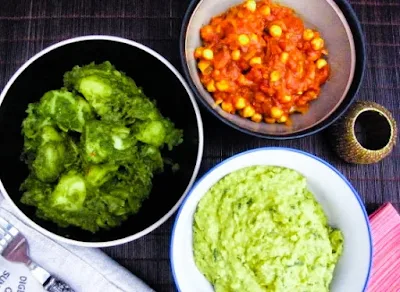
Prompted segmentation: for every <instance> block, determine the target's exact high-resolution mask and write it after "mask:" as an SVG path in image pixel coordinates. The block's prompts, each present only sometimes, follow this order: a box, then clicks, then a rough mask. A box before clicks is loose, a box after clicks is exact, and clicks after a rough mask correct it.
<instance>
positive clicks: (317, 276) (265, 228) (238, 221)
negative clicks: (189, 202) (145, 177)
mask: <svg viewBox="0 0 400 292" xmlns="http://www.w3.org/2000/svg"><path fill="white" fill-rule="evenodd" d="M193 231H194V256H195V262H196V265H197V266H198V268H199V269H200V271H201V272H202V273H203V274H204V275H205V276H206V278H207V279H208V280H209V281H210V282H211V283H212V284H213V286H214V288H215V291H217V292H219V291H220V292H222V291H223V292H225V291H226V292H228V291H241V292H242V291H249V292H258V291H282V292H288V291H296V292H297V291H299V292H303V291H304V292H306V291H307V292H323V291H329V285H330V283H331V280H332V276H333V271H334V268H335V265H336V263H337V261H338V259H339V257H340V255H341V253H342V249H343V237H342V234H341V232H340V231H339V230H335V229H332V228H331V227H329V226H328V222H327V218H326V216H325V214H324V212H323V210H322V208H321V206H320V205H319V204H318V203H317V201H316V200H315V198H314V196H313V195H312V193H311V192H310V191H309V190H308V189H307V186H306V179H305V178H304V177H303V176H302V175H301V174H299V173H298V172H296V171H294V170H291V169H287V168H281V167H271V166H254V167H248V168H244V169H241V170H238V171H236V172H233V173H231V174H229V175H227V176H225V177H224V178H223V179H221V180H220V181H219V182H217V183H216V184H215V185H214V186H213V187H212V188H211V189H210V190H209V191H208V193H207V194H206V195H205V196H204V197H203V198H202V199H201V201H200V202H199V204H198V207H197V210H196V213H195V216H194V226H193Z"/></svg>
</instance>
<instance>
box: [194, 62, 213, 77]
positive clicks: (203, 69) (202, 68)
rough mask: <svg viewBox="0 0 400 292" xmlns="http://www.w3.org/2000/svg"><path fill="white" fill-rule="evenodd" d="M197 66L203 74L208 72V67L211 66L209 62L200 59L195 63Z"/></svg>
mask: <svg viewBox="0 0 400 292" xmlns="http://www.w3.org/2000/svg"><path fill="white" fill-rule="evenodd" d="M197 67H198V68H199V69H200V71H201V73H203V74H210V73H211V70H209V68H211V63H210V62H208V61H203V60H202V61H200V62H199V63H198V64H197Z"/></svg>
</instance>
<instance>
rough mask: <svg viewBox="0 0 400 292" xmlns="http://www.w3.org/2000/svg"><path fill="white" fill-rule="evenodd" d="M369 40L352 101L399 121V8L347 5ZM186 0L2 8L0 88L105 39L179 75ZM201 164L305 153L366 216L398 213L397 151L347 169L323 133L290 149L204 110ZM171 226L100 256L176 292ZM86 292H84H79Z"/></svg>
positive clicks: (393, 4)
mask: <svg viewBox="0 0 400 292" xmlns="http://www.w3.org/2000/svg"><path fill="white" fill-rule="evenodd" d="M350 2H351V4H352V5H353V7H354V9H355V11H356V13H357V15H358V17H359V18H360V21H361V23H362V25H363V29H364V32H365V35H366V38H367V42H368V46H367V50H368V67H367V71H366V75H365V79H364V82H363V85H362V89H361V90H360V92H359V94H358V99H360V100H361V99H365V100H372V101H376V102H378V103H380V104H382V105H384V106H385V107H387V108H388V109H389V110H390V111H392V113H393V115H394V117H395V119H396V120H397V121H399V119H400V70H399V67H400V2H399V1H398V0H353V1H350ZM188 3H189V1H188V0H108V1H107V0H104V1H95V0H91V1H89V0H88V1H81V0H68V1H67V0H65V1H55V0H29V1H28V0H14V1H12V0H1V1H0V7H1V9H0V88H3V87H4V85H5V83H6V82H7V80H8V79H9V78H10V77H11V75H12V74H13V73H14V72H15V71H16V70H17V68H18V67H19V66H21V65H22V64H23V62H25V61H26V60H27V59H28V58H30V57H31V56H33V55H34V54H35V53H37V52H39V51H40V50H41V49H43V48H45V47H47V46H49V45H50V44H53V43H56V42H58V41H61V40H64V39H67V38H70V37H74V36H80V35H87V34H109V35H116V36H122V37H126V38H129V39H132V40H136V41H139V42H141V43H143V44H145V45H148V46H150V47H151V48H153V49H155V50H156V51H158V52H159V53H161V54H162V55H163V56H165V57H166V58H167V59H168V60H169V61H171V62H172V63H173V64H174V65H175V66H176V67H178V69H180V63H179V60H178V56H179V52H178V35H179V31H180V25H181V20H182V17H183V14H184V12H185V10H186V7H187V6H188ZM202 115H203V119H204V126H205V148H204V159H203V164H202V167H201V170H200V175H201V174H203V173H204V172H205V171H206V170H208V169H209V168H211V167H212V166H214V165H215V164H217V163H219V162H220V161H222V160H223V159H225V158H227V157H229V156H231V155H233V154H236V153H238V152H241V151H244V150H247V149H251V148H255V147H260V146H286V147H293V148H298V149H302V150H305V151H308V152H310V153H313V154H315V155H317V156H320V157H322V158H323V159H326V160H327V161H328V162H330V163H332V164H333V165H334V166H336V167H337V168H338V169H339V170H340V171H342V172H343V173H344V175H346V176H347V177H348V178H349V180H350V181H351V182H352V183H353V185H354V187H355V188H356V189H357V190H358V191H359V193H360V194H361V196H362V198H363V200H364V202H365V203H366V206H367V209H368V211H369V212H372V211H374V210H375V209H376V208H377V207H379V206H380V205H381V204H382V203H384V202H386V201H390V202H392V203H393V204H394V205H395V206H396V208H398V209H400V163H399V160H400V148H399V147H397V148H395V150H394V152H393V153H392V155H391V156H390V157H388V158H386V159H385V160H383V161H382V162H380V163H377V164H374V165H369V166H351V165H347V164H345V163H343V162H342V161H340V160H339V159H338V158H337V157H336V156H335V155H334V154H333V153H332V152H331V150H330V147H329V145H327V142H326V139H325V138H324V135H323V133H321V134H318V135H314V136H312V137H308V138H303V139H299V140H292V141H283V142H278V141H269V140H262V139H258V138H253V137H249V136H247V135H244V134H241V133H239V132H238V131H235V130H232V129H230V128H229V127H227V126H225V125H223V124H222V123H221V122H219V121H217V119H216V118H214V117H212V116H211V115H210V114H209V113H207V112H206V111H204V110H203V109H202ZM172 220H173V219H171V220H169V221H168V222H167V223H165V224H164V225H163V226H161V227H160V228H158V229H157V230H155V231H154V232H152V233H151V234H149V235H147V236H145V237H144V238H142V239H139V240H137V241H135V242H132V243H129V244H125V245H122V246H117V247H113V248H107V249H105V252H106V253H108V254H109V255H110V256H111V257H112V258H114V259H115V260H116V261H118V262H119V263H121V264H122V265H123V266H125V267H126V268H128V269H129V270H130V271H132V272H133V273H134V274H136V275H137V276H139V277H140V278H142V279H143V280H144V281H146V282H147V283H148V284H149V285H150V286H151V287H153V288H154V289H156V290H157V291H174V286H173V282H172V278H171V272H170V266H169V254H168V251H169V238H170V232H171V226H172V222H173V221H172ZM85 292H86V291H85Z"/></svg>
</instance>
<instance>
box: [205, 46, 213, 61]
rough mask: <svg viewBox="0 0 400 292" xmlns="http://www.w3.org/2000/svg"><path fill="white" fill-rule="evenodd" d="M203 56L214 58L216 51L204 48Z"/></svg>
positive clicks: (209, 58) (207, 58)
mask: <svg viewBox="0 0 400 292" xmlns="http://www.w3.org/2000/svg"><path fill="white" fill-rule="evenodd" d="M202 55H203V58H204V59H206V60H209V61H210V60H212V59H214V52H213V51H212V50H211V49H204V50H203V54H202Z"/></svg>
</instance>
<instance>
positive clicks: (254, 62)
mask: <svg viewBox="0 0 400 292" xmlns="http://www.w3.org/2000/svg"><path fill="white" fill-rule="evenodd" d="M261 62H262V60H261V57H253V58H251V59H250V65H251V66H254V65H261Z"/></svg>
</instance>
